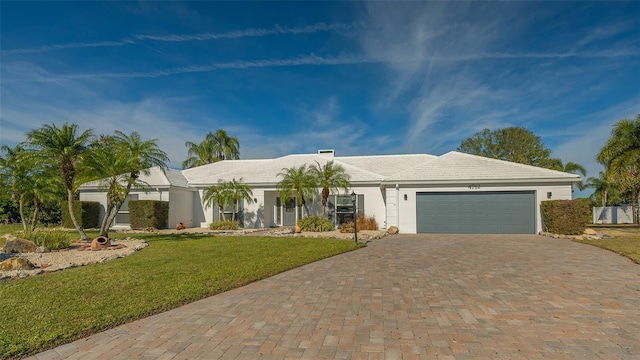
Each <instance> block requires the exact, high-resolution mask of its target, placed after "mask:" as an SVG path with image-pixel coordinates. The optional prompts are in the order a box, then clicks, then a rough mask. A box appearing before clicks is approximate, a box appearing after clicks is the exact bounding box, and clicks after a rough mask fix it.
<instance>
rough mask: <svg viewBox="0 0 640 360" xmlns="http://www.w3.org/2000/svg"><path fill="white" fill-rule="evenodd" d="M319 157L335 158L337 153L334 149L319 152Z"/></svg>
mask: <svg viewBox="0 0 640 360" xmlns="http://www.w3.org/2000/svg"><path fill="white" fill-rule="evenodd" d="M318 155H320V156H324V157H328V158H333V157H334V156H335V155H336V151H335V150H333V149H329V150H318Z"/></svg>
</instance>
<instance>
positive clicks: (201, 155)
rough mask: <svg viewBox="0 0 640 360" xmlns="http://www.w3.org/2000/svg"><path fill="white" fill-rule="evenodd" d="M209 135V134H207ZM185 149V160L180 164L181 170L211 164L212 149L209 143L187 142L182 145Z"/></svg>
mask: <svg viewBox="0 0 640 360" xmlns="http://www.w3.org/2000/svg"><path fill="white" fill-rule="evenodd" d="M209 134H211V133H209ZM184 146H186V147H187V159H186V160H185V161H183V162H182V168H183V169H189V168H192V167H196V166H202V165H207V164H211V163H212V162H213V157H212V156H211V154H212V153H213V149H212V147H211V143H209V142H207V141H206V139H205V140H204V141H202V142H200V143H194V142H192V141H187V142H185V143H184Z"/></svg>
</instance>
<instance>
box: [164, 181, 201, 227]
mask: <svg viewBox="0 0 640 360" xmlns="http://www.w3.org/2000/svg"><path fill="white" fill-rule="evenodd" d="M193 193H194V191H191V190H188V189H181V188H172V189H171V190H170V191H169V192H168V194H169V199H167V200H169V223H168V224H167V226H168V227H169V229H171V228H173V227H174V226H175V225H176V224H177V223H179V222H182V223H183V224H185V225H186V226H187V227H193V226H194V225H193ZM166 197H167V193H166V192H165V193H163V194H162V198H163V199H162V200H163V201H166V200H165V198H166ZM199 225H200V224H198V226H199Z"/></svg>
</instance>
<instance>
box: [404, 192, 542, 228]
mask: <svg viewBox="0 0 640 360" xmlns="http://www.w3.org/2000/svg"><path fill="white" fill-rule="evenodd" d="M535 204H536V201H535V192H534V191H495V192H494V191H491V192H423V193H417V194H416V215H417V219H416V222H417V232H418V233H448V234H535V224H536V216H535V214H536V209H535Z"/></svg>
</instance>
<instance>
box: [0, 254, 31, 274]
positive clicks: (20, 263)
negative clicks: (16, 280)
mask: <svg viewBox="0 0 640 360" xmlns="http://www.w3.org/2000/svg"><path fill="white" fill-rule="evenodd" d="M33 268H35V266H33V264H32V263H31V261H29V260H27V259H25V258H19V257H14V258H11V259H7V260H5V261H3V262H1V263H0V271H12V270H31V269H33Z"/></svg>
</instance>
